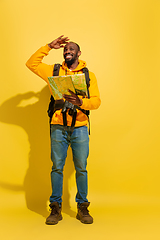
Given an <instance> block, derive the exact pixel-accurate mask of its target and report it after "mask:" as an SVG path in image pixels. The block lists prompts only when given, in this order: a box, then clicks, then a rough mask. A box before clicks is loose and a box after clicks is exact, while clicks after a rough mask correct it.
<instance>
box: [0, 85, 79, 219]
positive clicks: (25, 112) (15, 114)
mask: <svg viewBox="0 0 160 240" xmlns="http://www.w3.org/2000/svg"><path fill="white" fill-rule="evenodd" d="M32 97H36V98H37V99H38V101H37V102H36V103H34V104H30V105H27V106H25V107H21V106H18V105H19V104H20V103H21V101H23V100H29V99H30V98H32ZM49 99H50V92H49V89H48V86H46V87H44V88H43V89H42V91H41V92H38V93H34V92H28V93H25V94H18V95H16V96H15V97H12V98H11V99H9V100H7V101H5V102H4V103H3V104H2V105H1V106H0V121H1V122H4V123H8V124H15V125H17V126H20V127H22V128H23V129H24V130H25V131H26V133H27V135H28V140H29V144H30V152H29V156H28V159H29V167H28V169H27V172H26V175H25V178H24V184H23V186H15V185H12V184H6V183H4V182H3V183H2V182H1V183H0V186H1V187H3V188H6V189H10V190H13V191H21V190H23V191H24V192H25V198H26V204H27V207H28V209H30V210H31V211H34V212H36V213H38V214H41V215H42V216H44V217H46V216H47V215H48V212H47V209H46V206H47V205H46V202H47V201H48V199H49V196H50V194H51V183H50V182H51V181H50V172H51V167H52V164H51V160H50V136H49V134H50V133H49V132H50V131H49V119H48V115H47V108H48V103H49ZM73 172H74V165H73V161H72V153H71V149H70V148H69V150H68V156H67V164H66V166H65V171H64V191H63V212H65V213H66V214H68V215H70V216H71V217H75V214H76V213H75V212H73V211H72V210H71V209H70V204H69V200H70V194H69V189H68V188H69V187H68V181H69V178H70V176H71V175H72V173H73Z"/></svg>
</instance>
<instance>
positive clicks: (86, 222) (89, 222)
mask: <svg viewBox="0 0 160 240" xmlns="http://www.w3.org/2000/svg"><path fill="white" fill-rule="evenodd" d="M76 219H78V220H79V221H81V223H84V224H92V223H93V220H91V221H85V220H82V219H81V218H80V216H79V215H78V214H77V216H76Z"/></svg>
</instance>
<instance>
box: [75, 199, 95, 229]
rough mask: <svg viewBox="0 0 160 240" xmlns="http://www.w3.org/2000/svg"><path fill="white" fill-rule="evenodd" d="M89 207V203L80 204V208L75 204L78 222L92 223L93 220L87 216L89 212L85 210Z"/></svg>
mask: <svg viewBox="0 0 160 240" xmlns="http://www.w3.org/2000/svg"><path fill="white" fill-rule="evenodd" d="M89 205H90V203H89V202H83V203H81V204H80V206H79V205H78V204H77V208H78V213H77V216H76V218H77V219H78V220H80V221H81V222H82V223H86V224H89V223H93V218H92V216H91V215H90V214H89V211H88V209H87V208H88V207H89Z"/></svg>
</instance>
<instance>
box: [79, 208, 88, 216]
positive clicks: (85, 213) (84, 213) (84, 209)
mask: <svg viewBox="0 0 160 240" xmlns="http://www.w3.org/2000/svg"><path fill="white" fill-rule="evenodd" d="M81 211H82V213H83V215H89V211H88V209H87V207H81Z"/></svg>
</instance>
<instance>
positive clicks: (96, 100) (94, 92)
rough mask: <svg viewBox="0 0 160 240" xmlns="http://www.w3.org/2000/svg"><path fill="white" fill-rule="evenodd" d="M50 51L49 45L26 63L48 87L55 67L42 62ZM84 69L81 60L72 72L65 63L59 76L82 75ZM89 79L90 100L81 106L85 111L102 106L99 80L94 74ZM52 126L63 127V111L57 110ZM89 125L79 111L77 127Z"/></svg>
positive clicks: (86, 99)
mask: <svg viewBox="0 0 160 240" xmlns="http://www.w3.org/2000/svg"><path fill="white" fill-rule="evenodd" d="M50 50H51V48H50V47H49V46H48V44H47V45H45V46H44V47H41V48H40V49H39V50H38V51H36V52H35V53H34V54H33V55H32V56H31V57H30V59H29V60H28V61H27V63H26V66H27V67H28V68H29V69H30V70H31V71H32V72H34V73H36V74H37V75H38V76H40V77H41V78H43V79H44V80H45V81H46V82H47V84H48V86H49V82H48V77H51V76H52V75H53V68H54V65H48V64H45V63H42V60H43V58H44V57H45V56H47V55H48V53H49V51H50ZM84 67H86V62H84V61H82V60H79V65H78V66H77V68H75V69H74V70H72V71H71V70H70V69H68V68H67V64H66V63H65V62H63V63H62V67H60V71H59V75H60V76H64V75H66V74H67V75H72V74H75V73H76V74H80V73H82V69H83V68H84ZM89 77H90V87H89V93H90V99H88V98H87V97H86V98H82V101H83V103H82V105H81V108H82V109H85V110H93V109H97V108H98V107H99V106H100V104H101V100H100V95H99V90H98V86H97V80H96V77H95V75H94V73H92V72H89ZM71 123H72V117H71V116H70V115H69V114H67V126H71ZM51 124H60V125H63V118H62V114H61V110H57V111H56V112H55V113H54V115H53V117H52V121H51ZM87 124H88V118H87V116H86V115H85V114H84V113H82V111H80V110H77V117H76V123H75V127H79V126H84V125H87Z"/></svg>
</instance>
